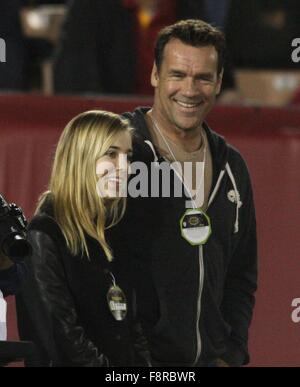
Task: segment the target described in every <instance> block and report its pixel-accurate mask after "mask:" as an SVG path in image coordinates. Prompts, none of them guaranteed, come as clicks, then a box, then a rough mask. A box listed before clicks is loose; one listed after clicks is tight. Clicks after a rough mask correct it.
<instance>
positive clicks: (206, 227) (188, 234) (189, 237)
mask: <svg viewBox="0 0 300 387" xmlns="http://www.w3.org/2000/svg"><path fill="white" fill-rule="evenodd" d="M180 230H181V236H182V237H183V238H184V239H185V240H186V241H188V242H189V243H190V244H191V245H192V246H199V245H204V244H205V243H206V242H207V241H208V238H209V237H210V234H211V223H210V219H209V217H208V216H207V215H206V214H205V212H203V211H202V210H201V209H197V208H195V209H188V210H186V212H185V213H184V215H183V217H182V218H181V220H180Z"/></svg>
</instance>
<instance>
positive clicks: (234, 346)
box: [221, 341, 249, 367]
mask: <svg viewBox="0 0 300 387" xmlns="http://www.w3.org/2000/svg"><path fill="white" fill-rule="evenodd" d="M221 359H222V360H224V361H225V362H226V363H227V364H228V365H229V366H230V367H241V366H243V365H246V364H248V363H249V354H248V352H247V351H246V350H244V349H243V348H241V346H240V345H239V344H238V343H236V342H234V341H229V342H228V345H227V351H226V352H225V353H224V354H223V355H222V356H221Z"/></svg>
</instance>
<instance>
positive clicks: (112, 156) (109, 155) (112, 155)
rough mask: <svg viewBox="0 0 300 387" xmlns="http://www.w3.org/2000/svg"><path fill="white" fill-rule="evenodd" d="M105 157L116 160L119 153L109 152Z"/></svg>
mask: <svg viewBox="0 0 300 387" xmlns="http://www.w3.org/2000/svg"><path fill="white" fill-rule="evenodd" d="M105 156H108V157H110V158H111V159H114V158H116V157H117V152H116V151H107V152H106V153H105Z"/></svg>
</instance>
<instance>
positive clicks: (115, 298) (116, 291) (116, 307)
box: [106, 272, 127, 321]
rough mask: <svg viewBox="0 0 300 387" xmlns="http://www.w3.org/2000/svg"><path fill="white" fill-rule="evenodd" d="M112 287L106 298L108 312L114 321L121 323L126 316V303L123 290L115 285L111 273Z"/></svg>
mask: <svg viewBox="0 0 300 387" xmlns="http://www.w3.org/2000/svg"><path fill="white" fill-rule="evenodd" d="M109 274H110V276H111V278H112V282H113V284H112V286H111V287H110V288H109V290H108V292H107V295H106V298H107V304H108V307H109V310H110V312H111V314H112V315H113V317H114V318H115V320H117V321H123V320H124V319H125V317H126V315H127V301H126V296H125V294H124V292H123V290H122V289H121V288H120V287H119V286H118V285H117V284H116V279H115V277H114V276H113V274H112V273H111V272H109Z"/></svg>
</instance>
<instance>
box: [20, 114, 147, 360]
mask: <svg viewBox="0 0 300 387" xmlns="http://www.w3.org/2000/svg"><path fill="white" fill-rule="evenodd" d="M130 132H131V129H130V128H129V125H128V123H127V121H125V120H123V119H121V118H120V116H118V115H116V114H113V113H108V112H103V111H89V112H86V113H83V114H80V115H79V116H77V117H75V118H74V119H73V120H72V121H71V122H70V123H69V124H68V125H67V126H66V128H65V129H64V131H63V133H62V135H61V138H60V140H59V143H58V146H57V149H56V154H55V159H54V165H53V169H52V175H51V180H50V185H49V190H48V191H47V192H46V193H45V194H44V195H43V196H42V198H41V200H40V202H39V204H38V208H37V211H36V215H35V217H34V218H33V220H32V221H31V224H30V226H29V233H28V235H29V241H30V242H31V244H32V247H33V251H34V253H33V257H32V259H31V261H30V262H29V270H30V273H31V278H30V279H29V281H28V284H26V286H25V287H24V290H23V292H22V294H21V296H20V298H19V300H18V315H19V316H18V317H19V330H20V336H21V338H23V339H27V340H31V341H33V342H35V344H36V346H37V357H36V359H32V360H31V362H29V365H52V366H90V367H102V366H130V365H133V363H134V351H133V343H132V336H133V333H132V331H133V330H132V325H133V317H132V314H133V313H132V307H131V298H132V294H131V293H132V291H131V289H130V280H129V274H128V273H127V271H126V270H123V269H122V267H124V266H125V265H122V257H114V255H113V246H110V244H109V237H108V236H109V234H110V233H111V230H112V229H113V226H114V225H115V224H116V223H117V222H118V221H119V220H120V218H121V217H122V215H123V213H124V210H125V198H124V197H123V196H124V195H123V194H124V192H125V191H126V183H127V175H128V169H129V162H128V159H129V158H130V157H131V154H132V138H131V133H130ZM139 339H140V337H139ZM139 341H140V340H139Z"/></svg>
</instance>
